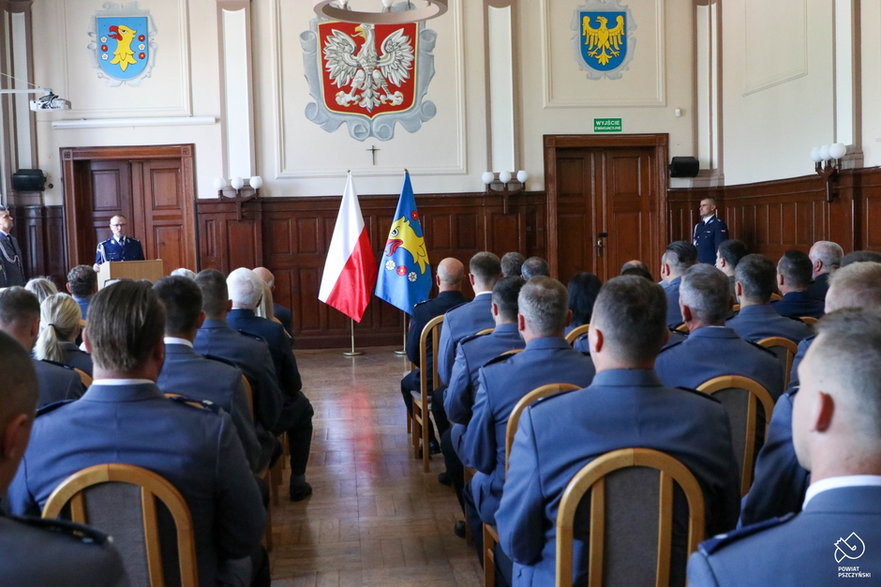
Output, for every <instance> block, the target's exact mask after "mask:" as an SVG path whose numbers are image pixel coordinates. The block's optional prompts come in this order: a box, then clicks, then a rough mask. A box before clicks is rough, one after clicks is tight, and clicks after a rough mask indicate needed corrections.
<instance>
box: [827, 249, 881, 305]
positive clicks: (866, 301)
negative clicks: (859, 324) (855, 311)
mask: <svg viewBox="0 0 881 587" xmlns="http://www.w3.org/2000/svg"><path fill="white" fill-rule="evenodd" d="M826 306H827V307H828V308H829V311H830V312H832V311H834V310H840V309H842V308H881V263H873V262H871V261H862V262H859V263H851V264H850V265H847V266H846V267H842V268H841V269H839V270H838V271H836V272H835V273H833V274H832V277H830V278H829V291H828V292H827V293H826Z"/></svg>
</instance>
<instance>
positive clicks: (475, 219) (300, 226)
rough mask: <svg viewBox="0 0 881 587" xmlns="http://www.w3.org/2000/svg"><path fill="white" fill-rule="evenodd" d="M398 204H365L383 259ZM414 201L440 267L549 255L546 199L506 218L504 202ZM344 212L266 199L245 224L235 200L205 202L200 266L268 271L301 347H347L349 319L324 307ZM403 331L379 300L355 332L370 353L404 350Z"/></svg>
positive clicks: (474, 196) (537, 196)
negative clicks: (451, 260) (489, 257)
mask: <svg viewBox="0 0 881 587" xmlns="http://www.w3.org/2000/svg"><path fill="white" fill-rule="evenodd" d="M397 200H398V196H397V195H388V196H360V197H359V202H360V205H361V211H362V213H363V215H364V223H365V225H366V226H367V230H368V233H369V234H370V239H371V244H372V245H373V250H374V253H375V254H376V256H377V259H379V256H380V255H381V254H382V251H383V249H384V248H385V242H386V237H387V235H388V230H389V225H390V223H391V220H392V215H393V214H394V211H395V206H396V205H397ZM417 203H418V207H419V214H420V216H421V219H422V223H423V224H422V226H423V228H424V230H425V239H426V245H427V247H428V254H429V257H430V258H431V261H432V263H433V264H436V263H437V262H438V261H439V260H440V259H442V258H444V257H457V258H459V259H461V260H462V261H463V262H465V263H466V264H467V262H468V259H469V258H470V257H471V255H473V254H474V253H476V252H477V251H481V250H490V251H493V252H495V253H497V254H499V255H501V254H503V253H505V252H507V251H520V252H522V253H523V254H524V255H527V256H528V255H540V256H545V255H546V251H545V233H546V221H545V217H546V216H545V199H544V193H542V192H528V193H521V194H515V195H512V196H510V197H509V201H508V207H507V213H506V212H505V206H504V202H503V200H502V196H500V195H497V194H489V195H488V194H483V193H466V194H428V195H426V194H420V195H419V197H418V202H417ZM339 206H340V197H339V196H320V197H300V198H285V197H279V198H265V199H259V200H255V201H252V202H248V203H245V204H244V205H243V206H242V215H241V219H239V217H238V214H237V210H236V206H235V204H234V203H233V202H231V201H229V200H219V199H210V200H208V199H205V200H198V201H197V212H198V231H199V247H200V258H201V266H202V268H207V267H213V268H216V269H218V270H220V271H223V272H225V273H226V272H229V271H231V270H232V269H235V268H236V267H255V266H259V265H263V266H266V267H269V268H270V269H271V270H272V271H273V273H274V274H275V279H276V291H275V299H276V301H278V302H279V303H281V304H284V305H286V306H288V307H290V308H291V309H292V310H293V314H294V331H295V335H296V337H297V346H298V347H300V348H328V347H345V346H347V345H348V341H349V320H348V318H346V317H345V316H343V315H342V314H340V313H339V312H337V311H336V310H333V309H331V308H329V307H328V306H326V305H324V304H322V303H320V302H319V301H318V288H319V285H320V283H321V274H322V271H323V269H324V260H325V256H326V253H327V248H328V246H329V245H330V238H331V235H332V234H333V227H334V224H335V222H336V216H337V212H338V211H339ZM466 291H467V293H468V294H469V295H470V293H471V292H470V289H468V288H467V287H466ZM402 332H403V317H402V313H401V312H400V311H399V310H397V309H396V308H394V307H392V306H390V305H388V304H386V303H385V302H383V301H381V300H379V299H378V298H374V299H373V301H371V303H370V306H369V307H368V308H367V312H366V314H365V315H364V319H363V320H362V321H361V323H360V324H358V325H356V327H355V336H356V341H357V344H358V345H363V346H367V345H380V344H400V343H401V340H402Z"/></svg>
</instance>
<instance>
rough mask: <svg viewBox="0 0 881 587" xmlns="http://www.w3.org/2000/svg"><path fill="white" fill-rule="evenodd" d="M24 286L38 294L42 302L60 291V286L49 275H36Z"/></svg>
mask: <svg viewBox="0 0 881 587" xmlns="http://www.w3.org/2000/svg"><path fill="white" fill-rule="evenodd" d="M24 288H25V289H26V290H28V291H29V292H31V293H32V294H34V295H35V296H37V299H38V300H40V303H43V300H45V299H46V298H48V297H49V296H51V295H53V294H57V293H58V288H57V287H55V284H54V283H52V282H51V281H49V279H48V278H47V277H34V278H33V279H31V280H30V281H28V282H27V283H26V284H24Z"/></svg>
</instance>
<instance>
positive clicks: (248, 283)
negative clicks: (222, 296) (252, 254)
mask: <svg viewBox="0 0 881 587" xmlns="http://www.w3.org/2000/svg"><path fill="white" fill-rule="evenodd" d="M226 286H227V288H229V299H231V300H232V303H233V304H234V305H235V306H236V307H238V308H244V309H246V310H253V309H255V308H256V307H257V305H258V304H259V303H260V300H261V299H262V298H263V280H262V279H260V278H259V277H257V274H256V273H254V272H253V271H251V270H250V269H248V268H246V267H239V268H238V269H236V270H235V271H233V272H232V273H230V274H229V276H228V277H227V278H226Z"/></svg>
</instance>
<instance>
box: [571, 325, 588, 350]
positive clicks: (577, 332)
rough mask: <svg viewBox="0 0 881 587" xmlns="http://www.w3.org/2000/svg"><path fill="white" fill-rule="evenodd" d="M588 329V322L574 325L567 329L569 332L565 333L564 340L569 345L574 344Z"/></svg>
mask: <svg viewBox="0 0 881 587" xmlns="http://www.w3.org/2000/svg"><path fill="white" fill-rule="evenodd" d="M588 330H590V323H588V324H582V325H581V326H576V327H575V328H573V329H572V330H570V331H569V334H567V335H566V342H568V343H569V346H572V345H574V344H575V341H576V340H578V339H579V338H581V337H582V336H584V335H585V334H587V331H588Z"/></svg>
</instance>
